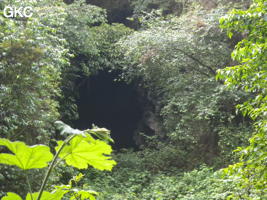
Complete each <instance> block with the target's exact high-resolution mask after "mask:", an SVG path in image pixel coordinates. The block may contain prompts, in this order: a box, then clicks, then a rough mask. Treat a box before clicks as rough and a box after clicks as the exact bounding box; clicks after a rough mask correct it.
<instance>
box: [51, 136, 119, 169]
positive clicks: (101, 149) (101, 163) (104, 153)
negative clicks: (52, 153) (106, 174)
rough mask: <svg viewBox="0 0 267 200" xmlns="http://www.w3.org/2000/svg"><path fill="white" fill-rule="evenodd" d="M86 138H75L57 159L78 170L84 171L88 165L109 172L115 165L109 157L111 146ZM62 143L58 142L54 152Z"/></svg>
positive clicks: (89, 137)
mask: <svg viewBox="0 0 267 200" xmlns="http://www.w3.org/2000/svg"><path fill="white" fill-rule="evenodd" d="M86 135H87V136H88V137H86V138H85V137H82V136H76V137H75V138H73V139H72V140H71V141H70V144H67V145H66V146H65V147H64V148H63V150H62V151H61V153H60V154H59V157H60V158H62V159H64V160H65V161H66V163H67V164H68V165H71V166H73V167H76V168H78V169H86V168H88V166H89V165H91V166H93V167H94V168H96V169H99V170H111V169H112V167H113V166H114V165H115V164H116V162H115V161H114V160H111V157H110V156H108V155H110V154H111V151H112V149H111V146H110V145H108V144H106V143H105V142H103V141H100V140H95V139H93V138H92V137H91V136H90V135H89V134H86ZM62 144H63V141H59V142H58V146H57V147H56V150H57V151H58V150H59V148H60V147H61V145H62Z"/></svg>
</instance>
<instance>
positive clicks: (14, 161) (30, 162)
mask: <svg viewBox="0 0 267 200" xmlns="http://www.w3.org/2000/svg"><path fill="white" fill-rule="evenodd" d="M1 145H2V146H6V147H7V148H8V149H9V150H10V151H11V152H12V153H13V154H10V153H0V163H1V164H6V165H15V166H17V167H19V168H21V169H24V170H27V169H34V168H44V167H46V166H47V163H48V162H49V161H51V160H52V159H53V154H52V153H51V152H50V149H49V147H48V146H45V145H34V146H27V145H26V144H25V143H24V142H11V141H9V140H8V139H3V138H0V146H1Z"/></svg>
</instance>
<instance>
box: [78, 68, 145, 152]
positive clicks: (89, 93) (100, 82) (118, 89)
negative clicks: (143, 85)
mask: <svg viewBox="0 0 267 200" xmlns="http://www.w3.org/2000/svg"><path fill="white" fill-rule="evenodd" d="M118 76H119V73H118V72H106V71H100V72H98V73H97V74H96V75H93V76H91V77H89V78H86V79H85V80H83V82H82V84H81V86H80V89H79V93H80V95H79V99H78V100H77V105H78V112H79V119H78V120H77V121H76V123H75V124H76V127H77V128H79V129H87V128H91V127H92V124H95V125H97V126H98V127H105V128H107V129H109V130H110V131H111V137H112V138H113V140H114V141H115V144H114V145H113V147H114V148H115V149H121V148H134V149H136V148H137V145H136V141H135V139H134V135H135V134H137V130H139V129H140V124H141V123H142V117H143V114H144V113H143V105H142V104H143V103H142V100H140V98H141V97H140V94H138V91H137V90H136V87H135V86H134V84H133V83H131V84H127V83H125V82H123V81H114V79H115V78H118Z"/></svg>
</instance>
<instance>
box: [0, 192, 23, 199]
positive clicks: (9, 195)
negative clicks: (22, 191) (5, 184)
mask: <svg viewBox="0 0 267 200" xmlns="http://www.w3.org/2000/svg"><path fill="white" fill-rule="evenodd" d="M1 200H22V198H21V197H20V196H19V195H17V194H16V193H13V192H8V193H7V196H4V197H2V198H1Z"/></svg>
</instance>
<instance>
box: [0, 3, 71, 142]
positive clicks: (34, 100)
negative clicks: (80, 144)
mask: <svg viewBox="0 0 267 200" xmlns="http://www.w3.org/2000/svg"><path fill="white" fill-rule="evenodd" d="M13 3H14V5H17V6H22V5H24V4H26V5H31V4H32V6H33V7H34V9H35V10H36V12H34V16H33V17H32V18H31V19H29V20H27V21H24V20H16V19H12V18H4V17H3V15H2V13H1V16H0V21H1V25H0V29H1V34H0V47H1V48H0V55H1V60H0V69H1V70H0V77H1V78H0V84H1V93H0V95H1V96H0V112H1V118H0V124H1V127H0V131H1V136H2V137H7V138H10V139H20V140H24V141H25V140H26V141H27V143H31V144H34V143H36V142H37V141H45V140H47V138H48V137H49V136H50V134H51V123H52V122H53V121H55V120H56V119H58V117H59V112H58V110H57V107H58V102H57V101H55V97H56V96H59V95H60V89H59V81H60V79H61V69H62V68H63V67H64V66H66V65H67V64H68V60H67V59H66V56H67V53H68V50H67V49H66V48H65V47H64V46H65V40H64V39H63V37H62V35H61V34H60V33H59V32H58V30H59V27H60V26H61V25H62V23H63V22H64V19H65V12H64V8H63V7H60V4H59V2H58V1H49V0H47V1H42V2H39V3H34V2H32V3H31V2H24V1H23V2H22V1H13ZM2 4H4V5H8V1H3V2H2ZM55 44H57V45H55Z"/></svg>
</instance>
